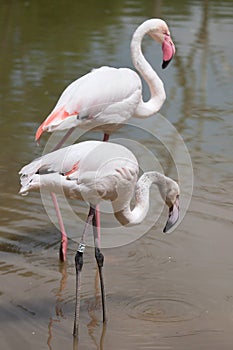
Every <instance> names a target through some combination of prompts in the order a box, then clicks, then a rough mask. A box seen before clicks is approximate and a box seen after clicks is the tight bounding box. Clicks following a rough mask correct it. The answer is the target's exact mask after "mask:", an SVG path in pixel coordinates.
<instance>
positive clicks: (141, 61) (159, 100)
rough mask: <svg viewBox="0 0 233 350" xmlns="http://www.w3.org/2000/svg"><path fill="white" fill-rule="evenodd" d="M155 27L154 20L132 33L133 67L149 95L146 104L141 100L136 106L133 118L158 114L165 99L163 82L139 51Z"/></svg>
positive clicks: (155, 22)
mask: <svg viewBox="0 0 233 350" xmlns="http://www.w3.org/2000/svg"><path fill="white" fill-rule="evenodd" d="M156 25H157V26H158V25H159V23H158V21H157V20H156V19H151V20H148V21H146V22H144V23H142V24H141V25H140V26H139V27H138V28H137V29H136V31H135V32H134V34H133V38H132V41H131V56H132V61H133V65H134V67H135V68H136V69H137V71H138V72H139V73H140V74H141V76H142V77H143V78H144V79H145V81H146V82H147V84H148V86H149V89H150V94H151V97H150V99H149V100H148V101H147V102H144V101H143V100H142V99H141V101H140V103H139V104H138V106H137V109H136V112H135V116H136V117H140V118H145V117H149V116H150V115H152V114H154V113H156V112H158V111H159V110H160V108H161V107H162V105H163V103H164V101H165V99H166V94H165V90H164V86H163V82H162V80H161V79H160V78H159V76H158V75H157V73H156V72H155V71H154V69H153V68H152V67H151V65H150V64H149V62H148V61H147V60H146V59H145V57H144V55H143V53H142V49H141V44H142V40H143V37H144V36H145V35H146V34H148V33H149V31H150V30H151V28H152V27H153V28H156Z"/></svg>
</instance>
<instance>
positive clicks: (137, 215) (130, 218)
mask: <svg viewBox="0 0 233 350" xmlns="http://www.w3.org/2000/svg"><path fill="white" fill-rule="evenodd" d="M168 180H170V179H169V178H167V177H166V176H165V175H163V174H160V173H158V172H156V171H151V172H147V173H144V174H143V175H142V176H141V177H140V179H139V180H138V182H137V184H136V189H135V207H134V209H133V210H131V208H130V201H129V203H127V205H126V206H125V208H124V209H123V210H120V211H118V212H116V213H115V217H116V218H117V220H118V221H119V222H120V223H121V224H122V225H127V224H132V225H136V224H140V223H141V222H142V221H143V220H144V218H145V217H146V215H147V213H148V210H149V194H150V187H151V185H152V184H156V185H157V186H158V188H159V191H160V195H161V197H162V198H163V199H164V200H165V197H166V189H167V181H168ZM171 181H172V180H171Z"/></svg>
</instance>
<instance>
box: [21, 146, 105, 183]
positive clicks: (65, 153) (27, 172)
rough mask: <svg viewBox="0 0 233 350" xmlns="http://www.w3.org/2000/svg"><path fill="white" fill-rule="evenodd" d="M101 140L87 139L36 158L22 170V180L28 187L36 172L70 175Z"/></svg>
mask: <svg viewBox="0 0 233 350" xmlns="http://www.w3.org/2000/svg"><path fill="white" fill-rule="evenodd" d="M99 142H100V141H86V142H81V143H79V144H75V145H72V146H68V147H65V148H61V149H58V150H57V151H54V152H51V153H48V154H45V155H43V156H42V157H39V158H36V159H35V160H33V161H32V162H31V163H29V164H27V165H25V166H24V167H23V168H22V169H21V170H20V171H19V174H20V175H21V177H20V181H21V185H22V186H23V187H26V186H27V185H28V184H29V183H30V181H31V179H32V177H33V176H34V175H35V174H48V173H58V174H63V175H69V174H71V173H73V172H74V171H77V170H78V164H79V162H80V161H81V160H82V159H83V158H85V157H86V156H87V154H88V152H90V151H92V150H93V149H94V148H95V147H96V146H97V145H98V144H99Z"/></svg>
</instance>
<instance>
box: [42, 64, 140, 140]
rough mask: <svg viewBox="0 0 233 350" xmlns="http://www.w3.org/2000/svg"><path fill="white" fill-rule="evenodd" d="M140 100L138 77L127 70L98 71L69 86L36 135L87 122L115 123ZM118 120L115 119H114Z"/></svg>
mask: <svg viewBox="0 0 233 350" xmlns="http://www.w3.org/2000/svg"><path fill="white" fill-rule="evenodd" d="M140 97H141V81H140V79H139V76H138V75H137V74H136V73H135V72H134V71H132V70H131V69H128V68H119V69H116V68H112V67H101V68H98V69H94V70H92V71H91V72H90V73H88V74H86V75H84V76H83V77H81V78H79V79H77V80H75V81H74V82H73V83H71V84H70V85H69V86H68V87H67V88H66V89H65V90H64V92H63V93H62V95H61V96H60V98H59V100H58V102H57V104H56V106H55V107H54V109H53V110H52V112H51V113H50V115H49V116H48V117H47V118H46V119H45V121H44V122H43V123H42V124H41V125H40V127H39V128H38V130H37V132H36V140H38V139H39V138H40V137H41V135H42V133H43V132H44V131H49V132H52V131H54V130H64V129H69V128H71V127H74V126H78V125H80V126H81V125H82V124H85V123H87V122H89V123H90V122H91V123H93V124H94V126H95V123H97V121H96V120H97V118H98V123H100V122H101V123H102V124H105V123H111V122H112V123H115V122H121V120H119V121H118V120H116V119H117V118H122V119H127V118H129V117H131V116H132V114H133V112H134V110H135V108H136V106H137V104H138V103H139V99H140ZM117 116H118V117H117Z"/></svg>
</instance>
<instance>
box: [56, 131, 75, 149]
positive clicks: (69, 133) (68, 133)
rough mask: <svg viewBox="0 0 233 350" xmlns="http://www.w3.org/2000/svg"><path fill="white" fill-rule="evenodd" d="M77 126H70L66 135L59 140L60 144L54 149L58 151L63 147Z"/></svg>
mask: <svg viewBox="0 0 233 350" xmlns="http://www.w3.org/2000/svg"><path fill="white" fill-rule="evenodd" d="M74 129H75V127H73V128H70V129H69V130H68V131H67V132H66V133H65V135H64V136H63V138H62V139H61V140H60V141H59V142H58V144H57V145H56V146H55V147H54V148H53V149H52V152H53V151H56V150H57V149H59V148H61V146H62V145H63V144H64V142H65V141H66V140H67V139H68V137H70V135H71V134H72V132H73V131H74Z"/></svg>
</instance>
